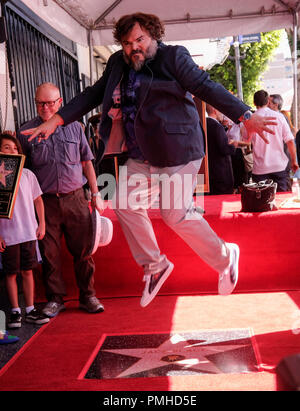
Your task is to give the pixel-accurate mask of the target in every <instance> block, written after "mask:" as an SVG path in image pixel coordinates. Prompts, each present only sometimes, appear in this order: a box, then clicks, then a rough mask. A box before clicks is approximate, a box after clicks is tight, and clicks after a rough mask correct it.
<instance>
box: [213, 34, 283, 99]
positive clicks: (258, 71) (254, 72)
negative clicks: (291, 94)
mask: <svg viewBox="0 0 300 411" xmlns="http://www.w3.org/2000/svg"><path fill="white" fill-rule="evenodd" d="M282 34H283V30H275V31H270V32H267V33H261V41H260V42H258V43H245V44H241V45H240V54H241V56H245V58H244V59H241V72H242V85H243V97H244V101H245V103H247V104H248V105H250V106H253V94H254V93H255V92H256V91H257V90H259V89H260V88H261V86H260V81H259V80H260V76H261V75H262V74H263V72H264V71H265V70H266V69H267V66H268V62H269V60H270V58H271V57H272V54H273V52H274V50H275V49H276V48H277V47H278V46H279V43H280V40H281V36H282ZM229 55H230V56H232V57H234V47H233V46H231V48H230V52H229ZM208 73H209V74H210V76H211V79H212V80H214V81H217V82H218V83H221V84H223V86H224V87H225V88H226V89H227V90H230V91H231V92H233V93H234V94H237V83H236V71H235V61H234V60H232V59H230V58H227V59H226V60H225V62H224V63H223V64H222V65H220V64H217V65H215V66H214V67H212V69H210V70H208Z"/></svg>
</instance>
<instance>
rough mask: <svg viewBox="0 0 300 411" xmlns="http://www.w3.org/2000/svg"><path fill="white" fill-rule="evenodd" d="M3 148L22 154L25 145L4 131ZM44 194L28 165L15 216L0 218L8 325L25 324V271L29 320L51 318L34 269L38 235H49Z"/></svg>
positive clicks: (0, 147) (0, 136) (36, 321)
mask: <svg viewBox="0 0 300 411" xmlns="http://www.w3.org/2000/svg"><path fill="white" fill-rule="evenodd" d="M0 152H1V153H4V154H21V153H22V149H21V145H20V143H19V141H18V140H17V139H16V138H15V137H14V136H12V135H10V134H7V133H3V134H0ZM0 161H1V159H0ZM4 178H7V177H4ZM0 184H2V182H1V183H0ZM41 194H42V191H41V188H40V186H39V183H38V181H37V178H36V176H35V175H34V174H33V172H32V171H30V170H28V169H26V168H24V169H23V170H22V174H21V178H20V183H19V189H18V193H17V197H16V202H15V205H14V210H13V215H12V218H11V219H6V218H0V252H1V253H2V266H3V270H4V273H5V275H6V288H7V292H8V297H9V300H10V303H11V315H10V317H9V319H8V322H7V327H8V328H19V327H21V321H22V316H21V309H20V307H19V301H18V285H17V274H18V273H21V276H22V285H23V292H24V298H25V304H26V308H25V310H26V314H25V321H26V322H29V323H33V324H38V325H41V324H45V323H47V322H48V321H49V318H48V317H46V316H45V315H44V314H42V313H40V312H39V311H38V310H37V309H36V308H35V307H34V278H33V272H32V269H33V268H34V267H35V266H36V264H37V253H36V245H37V244H36V243H37V239H38V240H41V239H42V238H43V237H44V235H45V215H44V204H43V200H42V197H41ZM35 211H36V214H37V217H38V220H39V221H38V222H37V220H36V216H35Z"/></svg>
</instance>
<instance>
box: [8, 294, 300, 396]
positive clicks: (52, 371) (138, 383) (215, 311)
mask: <svg viewBox="0 0 300 411" xmlns="http://www.w3.org/2000/svg"><path fill="white" fill-rule="evenodd" d="M104 304H105V308H106V311H105V312H104V313H103V314H98V315H90V314H87V313H84V312H81V311H79V310H78V309H77V302H76V303H75V302H70V303H68V309H67V310H66V311H65V312H64V313H61V314H60V315H59V316H58V317H57V318H55V319H53V320H51V321H50V323H49V324H48V325H46V326H44V327H43V328H42V329H41V331H40V333H39V334H38V335H37V336H36V337H34V338H33V339H32V340H30V341H29V343H28V344H27V346H26V347H25V349H24V350H23V352H22V353H21V355H19V356H18V357H17V358H14V359H12V360H11V362H10V363H8V364H7V366H5V367H4V368H3V369H2V370H1V371H0V387H1V390H14V391H16V390H58V391H60V390H66V391H73V390H76V391H90V390H93V391H110V390H124V391H135V390H137V391H144V390H150V391H153V390H164V391H185V390H187V391H200V390H281V389H282V388H283V386H282V384H281V382H280V381H278V379H277V377H276V374H275V366H276V365H277V364H278V363H279V361H280V360H281V359H282V358H283V357H285V356H288V355H291V354H295V353H297V352H299V351H300V333H299V319H300V311H299V304H300V292H292V293H285V292H282V293H261V294H235V295H231V296H228V297H221V296H190V297H178V298H176V297H171V296H169V297H157V298H156V299H155V300H154V301H153V302H152V303H151V304H150V305H149V306H148V307H146V308H144V309H142V308H141V307H139V299H137V298H115V299H106V300H104ZM244 328H251V329H252V330H253V334H254V342H255V346H256V351H257V353H258V359H259V370H258V372H250V373H234V372H233V373H232V374H205V375H197V376H195V375H187V376H169V377H155V378H123V379H122V378H117V379H109V380H96V379H95V380H93V379H90V380H87V379H79V376H80V375H82V372H83V370H84V368H85V367H86V364H87V362H88V361H89V359H90V357H91V355H92V353H93V351H94V350H95V347H96V346H97V344H98V343H99V340H100V339H101V338H102V337H103V335H104V334H106V335H111V334H118V335H120V334H132V333H140V334H142V333H144V334H148V333H158V332H170V331H172V332H186V331H189V332H190V331H197V330H198V331H199V330H206V331H207V330H232V329H244Z"/></svg>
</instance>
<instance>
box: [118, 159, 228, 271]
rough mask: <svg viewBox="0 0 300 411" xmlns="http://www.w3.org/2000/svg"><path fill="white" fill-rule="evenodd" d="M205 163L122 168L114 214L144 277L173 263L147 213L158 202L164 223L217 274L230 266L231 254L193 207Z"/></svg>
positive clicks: (134, 163) (135, 162)
mask: <svg viewBox="0 0 300 411" xmlns="http://www.w3.org/2000/svg"><path fill="white" fill-rule="evenodd" d="M200 165H201V159H200V160H195V161H191V162H190V163H188V164H185V165H180V166H176V167H164V168H160V167H153V166H151V165H150V164H146V163H144V162H141V161H138V160H133V159H129V160H128V161H127V163H126V164H125V167H124V166H123V167H122V168H121V169H120V174H119V183H118V186H117V190H116V193H115V196H116V197H115V204H116V209H115V212H116V214H117V216H118V219H119V221H120V224H121V226H122V228H123V231H124V234H125V237H126V239H127V242H128V245H129V247H130V250H131V252H132V255H133V257H134V259H135V261H136V262H137V264H139V265H140V266H142V267H143V268H144V272H145V274H154V273H157V272H159V271H161V270H163V269H164V268H166V266H167V265H168V264H169V261H168V259H167V257H166V256H165V255H164V254H162V253H161V251H160V249H159V246H158V243H157V240H156V236H155V233H154V230H153V226H152V223H151V220H150V218H149V217H148V213H147V209H148V208H150V207H151V206H152V207H153V204H155V203H156V202H157V204H158V208H159V210H160V214H161V217H162V219H163V220H164V222H165V223H166V224H167V225H168V226H169V227H171V228H172V229H173V230H174V231H175V232H176V233H177V234H178V235H179V236H180V237H181V238H182V239H183V240H184V241H185V242H186V243H187V244H188V245H189V246H190V247H191V248H192V249H193V250H194V251H195V253H196V254H198V256H199V257H200V258H201V259H202V260H203V261H205V262H206V263H207V264H208V265H210V266H211V267H212V268H213V269H215V270H216V271H217V272H221V271H223V270H224V269H225V268H226V267H227V266H228V264H229V251H228V248H227V246H226V243H225V242H224V241H223V240H222V239H220V238H219V237H218V236H217V234H216V233H215V232H214V231H213V230H212V229H211V227H210V226H209V224H208V223H207V222H206V221H205V219H204V218H203V216H202V214H201V212H200V210H199V209H198V208H196V207H195V206H194V205H193V192H194V189H195V185H196V178H197V174H198V171H199V169H200Z"/></svg>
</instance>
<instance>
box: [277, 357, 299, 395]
mask: <svg viewBox="0 0 300 411" xmlns="http://www.w3.org/2000/svg"><path fill="white" fill-rule="evenodd" d="M276 372H277V375H278V376H279V377H280V378H281V380H282V382H283V383H284V385H285V386H286V388H288V389H290V390H293V391H300V354H295V355H290V356H289V357H285V358H284V359H283V360H281V362H280V363H279V364H278V365H277V367H276Z"/></svg>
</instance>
